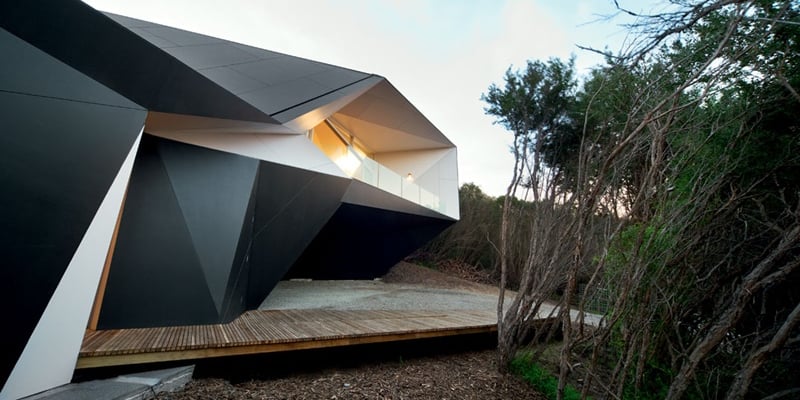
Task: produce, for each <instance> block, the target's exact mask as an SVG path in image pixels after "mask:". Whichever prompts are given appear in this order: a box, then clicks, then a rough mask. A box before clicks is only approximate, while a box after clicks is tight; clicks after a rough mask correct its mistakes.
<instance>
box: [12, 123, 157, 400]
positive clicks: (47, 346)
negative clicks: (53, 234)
mask: <svg viewBox="0 0 800 400" xmlns="http://www.w3.org/2000/svg"><path fill="white" fill-rule="evenodd" d="M141 137H142V135H141V133H139V137H138V138H137V139H136V141H135V142H134V144H133V147H132V148H131V150H130V152H129V153H128V157H127V158H126V159H125V161H124V162H123V164H122V167H121V168H120V170H119V172H118V173H117V176H116V178H115V179H114V182H113V183H112V184H111V187H110V188H109V190H108V192H107V193H106V196H105V198H104V199H103V202H102V203H101V204H100V208H98V209H97V213H96V214H95V216H94V218H93V219H92V222H91V224H89V229H87V230H86V233H85V234H84V236H83V239H81V242H80V244H79V245H78V248H77V250H76V251H75V254H73V256H72V260H70V263H69V265H68V266H67V269H66V271H65V272H64V275H63V276H62V278H61V281H60V282H59V284H58V286H57V287H56V290H55V292H54V293H53V296H52V297H51V298H50V301H49V302H48V303H47V307H46V308H45V310H44V313H43V314H42V317H41V318H40V319H39V322H38V323H37V324H36V328H34V330H33V334H31V337H30V338H29V339H28V343H27V344H26V346H25V349H24V350H23V351H22V355H20V358H19V359H18V360H17V364H16V365H15V366H14V370H13V371H12V372H11V375H9V377H8V381H6V384H5V386H4V387H3V391H2V392H0V398H2V399H17V398H20V397H24V396H29V395H32V394H34V393H38V392H41V391H44V390H47V389H51V388H54V387H56V386H60V385H63V384H66V383H69V381H70V380H71V379H72V373H73V371H74V370H75V363H76V361H77V360H78V352H79V351H80V348H81V343H82V342H83V336H84V333H85V331H86V323H87V321H88V320H89V314H90V313H91V310H92V305H93V302H94V297H95V294H96V292H97V285H98V283H99V281H100V275H101V274H102V272H103V267H104V264H105V259H106V254H107V252H108V248H109V245H110V243H111V237H112V236H113V234H114V228H115V226H116V222H117V216H118V215H119V212H120V206H121V205H122V199H123V197H124V195H125V189H126V187H127V185H128V180H129V179H130V174H131V169H132V168H133V160H134V158H135V157H136V150H137V149H138V148H139V140H140V139H141Z"/></svg>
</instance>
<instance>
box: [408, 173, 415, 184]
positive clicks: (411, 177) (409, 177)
mask: <svg viewBox="0 0 800 400" xmlns="http://www.w3.org/2000/svg"><path fill="white" fill-rule="evenodd" d="M406 180H407V181H409V182H414V174H412V173H411V172H409V173H408V175H406Z"/></svg>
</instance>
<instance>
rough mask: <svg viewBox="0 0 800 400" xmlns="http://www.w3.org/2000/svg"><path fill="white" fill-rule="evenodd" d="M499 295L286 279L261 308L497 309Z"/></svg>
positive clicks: (403, 285) (377, 283)
mask: <svg viewBox="0 0 800 400" xmlns="http://www.w3.org/2000/svg"><path fill="white" fill-rule="evenodd" d="M496 306H497V296H494V295H491V294H486V293H476V292H471V291H469V290H464V289H445V288H436V287H430V286H429V285H424V284H415V283H386V282H382V281H283V282H280V283H279V284H278V286H276V287H275V289H274V290H273V291H272V293H270V295H269V297H267V299H266V300H265V301H264V303H262V304H261V307H259V309H261V310H298V309H322V310H494V309H495V307H496Z"/></svg>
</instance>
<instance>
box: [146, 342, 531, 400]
mask: <svg viewBox="0 0 800 400" xmlns="http://www.w3.org/2000/svg"><path fill="white" fill-rule="evenodd" d="M158 398H159V399H174V400H186V399H237V400H238V399H533V400H542V399H544V398H545V397H544V396H543V395H541V394H540V393H538V392H536V391H534V390H533V388H532V387H531V386H530V385H528V384H527V383H526V382H524V381H522V380H521V379H520V378H519V377H517V376H514V375H501V374H499V373H497V371H496V368H495V352H494V351H492V350H481V351H472V352H464V353H458V354H449V355H439V356H429V357H422V358H415V359H410V360H394V361H387V362H381V363H377V364H371V365H365V366H360V367H354V368H344V369H331V370H325V371H317V372H306V373H301V374H293V375H292V376H289V377H279V378H274V379H263V380H251V381H246V382H241V383H237V384H232V383H230V382H229V381H227V380H224V379H220V378H205V379H196V380H194V381H192V382H190V383H189V384H188V385H187V386H186V388H185V389H184V390H183V391H180V392H175V393H162V394H160V395H159V396H158Z"/></svg>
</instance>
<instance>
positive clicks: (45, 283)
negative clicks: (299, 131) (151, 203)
mask: <svg viewBox="0 0 800 400" xmlns="http://www.w3.org/2000/svg"><path fill="white" fill-rule="evenodd" d="M3 33H5V32H3ZM9 39H10V38H9V37H8V36H7V35H5V36H4V39H3V41H2V48H3V52H4V53H3V58H4V61H3V62H0V65H2V67H0V69H2V72H0V76H1V77H0V121H2V133H1V134H0V190H1V191H2V196H0V227H2V228H0V252H1V253H2V254H3V261H2V268H0V302H2V304H4V305H6V307H5V311H4V315H3V320H4V321H5V322H4V324H5V325H7V326H9V327H11V328H13V329H6V330H5V332H4V333H3V344H4V345H3V351H2V352H0V387H2V386H3V385H4V384H5V381H6V379H7V377H8V375H9V373H10V372H11V370H12V368H13V367H14V365H15V363H16V361H17V358H18V357H19V355H20V354H21V352H22V350H23V348H24V347H25V344H26V343H27V341H28V337H29V336H30V335H31V333H32V332H33V329H34V327H35V326H36V323H37V321H38V320H39V318H40V316H41V314H42V312H43V311H44V309H45V307H46V306H47V302H48V301H49V300H50V297H51V296H52V294H53V291H54V290H55V288H56V286H57V285H58V282H59V281H60V279H61V277H62V275H63V273H64V271H65V270H66V267H67V265H68V264H69V262H70V260H71V259H72V255H73V254H74V252H75V250H76V249H77V247H78V244H79V243H80V241H81V238H82V237H83V235H84V233H85V232H86V230H87V228H88V227H89V224H90V223H91V221H92V218H93V217H94V215H95V212H96V211H97V208H98V207H99V206H100V204H101V202H102V200H103V198H104V197H105V195H106V192H107V191H108V189H109V187H110V185H111V183H112V182H113V180H114V178H115V176H116V174H117V172H118V170H119V168H120V166H121V165H122V162H123V161H124V160H125V157H126V156H127V154H128V152H129V150H130V149H131V146H132V145H133V142H134V140H135V139H136V136H137V135H138V133H139V131H140V129H141V126H142V124H143V123H144V118H145V112H144V110H141V109H131V108H122V107H119V104H126V101H125V99H123V98H122V97H120V96H116V95H115V94H114V93H113V92H112V91H110V90H108V89H107V88H104V87H102V85H99V84H98V83H96V82H93V81H91V80H89V79H86V78H85V77H80V76H79V75H76V73H75V71H73V70H71V69H70V68H69V67H67V66H66V65H63V64H61V63H59V62H58V61H56V60H54V59H50V58H48V57H42V54H40V53H39V52H38V51H37V50H36V49H34V48H32V47H30V46H27V45H20V43H15V42H14V41H13V40H9ZM12 43H13V46H10V44H12ZM6 45H9V46H8V47H6ZM18 57H20V58H24V59H27V60H30V62H31V64H24V63H17V62H12V61H10V60H12V59H15V58H18ZM11 77H18V79H20V81H19V82H9V79H11V80H13V79H12V78H11ZM36 79H41V80H43V81H48V80H53V81H59V80H62V79H63V80H68V79H78V80H80V81H81V82H82V84H81V85H80V87H76V86H71V85H68V84H65V85H63V86H58V87H52V88H49V89H48V90H47V91H46V93H44V94H46V95H48V96H52V97H43V93H41V92H36V90H35V89H36V88H37V87H38V85H37V84H36V83H35V82H33V83H30V82H25V81H27V80H36ZM11 83H13V84H14V86H13V87H11V86H9V85H10V84H11ZM29 89H30V91H33V92H35V93H33V94H32V95H31V94H28V93H25V92H26V91H28V90H29ZM76 100H77V101H76ZM90 102H91V103H90ZM104 103H105V104H104ZM106 104H111V106H109V105H106ZM87 290H95V288H87Z"/></svg>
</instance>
